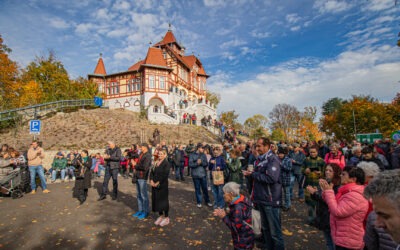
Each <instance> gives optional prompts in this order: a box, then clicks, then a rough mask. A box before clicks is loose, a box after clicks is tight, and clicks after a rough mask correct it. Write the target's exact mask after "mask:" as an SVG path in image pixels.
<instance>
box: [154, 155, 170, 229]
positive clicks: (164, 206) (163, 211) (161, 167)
mask: <svg viewBox="0 0 400 250" xmlns="http://www.w3.org/2000/svg"><path fill="white" fill-rule="evenodd" d="M170 168H171V166H170V163H169V162H168V159H167V151H166V150H165V149H161V150H159V151H158V161H156V162H155V164H154V166H153V167H152V168H151V170H150V185H151V207H152V210H153V212H158V214H159V215H160V216H159V217H158V218H157V220H156V221H155V222H154V224H156V225H157V226H162V227H163V226H166V225H168V224H169V217H168V211H169V200H168V175H169V171H170Z"/></svg>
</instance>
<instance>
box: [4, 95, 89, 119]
mask: <svg viewBox="0 0 400 250" xmlns="http://www.w3.org/2000/svg"><path fill="white" fill-rule="evenodd" d="M88 106H95V103H94V101H93V99H80V100H61V101H55V102H47V103H42V104H37V105H32V106H26V107H22V108H17V109H10V110H6V111H2V112H0V121H7V120H12V119H15V118H18V117H19V116H21V115H22V116H28V117H32V118H34V119H35V118H36V116H37V115H38V114H39V113H41V112H45V111H54V110H63V109H64V108H70V107H83V108H84V107H88Z"/></svg>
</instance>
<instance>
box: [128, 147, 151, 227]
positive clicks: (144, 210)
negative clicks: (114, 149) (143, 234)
mask: <svg viewBox="0 0 400 250" xmlns="http://www.w3.org/2000/svg"><path fill="white" fill-rule="evenodd" d="M132 165H133V167H134V168H135V171H136V178H137V181H136V192H137V201H138V211H137V212H136V213H135V214H132V216H133V217H137V218H138V219H140V220H142V219H144V218H147V216H149V195H148V193H147V179H148V177H149V170H150V167H151V153H150V150H149V144H147V143H142V144H141V154H140V156H139V160H138V162H137V163H136V162H135V161H132Z"/></svg>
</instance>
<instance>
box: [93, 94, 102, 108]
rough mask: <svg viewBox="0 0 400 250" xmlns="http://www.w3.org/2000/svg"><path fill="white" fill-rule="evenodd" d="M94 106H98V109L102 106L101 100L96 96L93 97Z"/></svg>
mask: <svg viewBox="0 0 400 250" xmlns="http://www.w3.org/2000/svg"><path fill="white" fill-rule="evenodd" d="M94 104H95V105H96V106H99V107H101V106H103V99H102V98H100V97H98V96H95V97H94Z"/></svg>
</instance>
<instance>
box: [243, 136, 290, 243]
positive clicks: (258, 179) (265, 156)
mask: <svg viewBox="0 0 400 250" xmlns="http://www.w3.org/2000/svg"><path fill="white" fill-rule="evenodd" d="M270 144H271V142H270V140H269V139H268V138H265V137H262V138H260V139H258V140H257V144H256V150H257V152H258V153H259V155H260V156H258V158H257V160H256V162H255V168H254V172H250V171H247V170H246V171H243V173H244V175H245V176H248V175H251V176H252V178H253V187H254V188H253V193H252V200H253V202H254V203H255V204H256V206H257V207H258V209H259V210H260V215H261V228H262V234H263V238H264V242H265V247H266V249H275V250H283V249H285V247H284V242H283V237H282V229H281V218H280V206H281V200H282V184H281V181H280V175H281V173H280V162H279V159H278V157H277V156H276V155H275V154H274V153H273V152H272V151H271V150H270Z"/></svg>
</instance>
